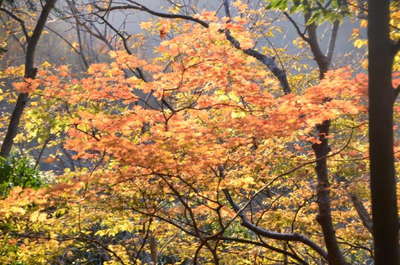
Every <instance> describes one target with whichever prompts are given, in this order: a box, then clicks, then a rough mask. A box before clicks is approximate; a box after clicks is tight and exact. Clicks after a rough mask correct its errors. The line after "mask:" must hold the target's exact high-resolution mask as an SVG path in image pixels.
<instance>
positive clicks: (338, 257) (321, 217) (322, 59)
mask: <svg viewBox="0 0 400 265" xmlns="http://www.w3.org/2000/svg"><path fill="white" fill-rule="evenodd" d="M308 18H309V14H306V16H305V19H306V21H307V20H308ZM338 27H339V25H338V24H337V22H335V24H334V26H333V30H332V36H331V41H330V45H329V48H328V55H325V54H324V53H323V52H322V51H321V48H320V46H319V42H318V34H317V26H316V25H315V24H311V25H308V26H307V31H308V37H309V45H310V48H311V52H312V53H313V55H314V60H315V61H316V62H317V64H318V68H319V78H320V79H323V78H324V76H325V74H326V72H327V71H328V69H329V65H330V64H331V60H332V56H333V50H334V45H335V42H336V36H337V30H338ZM325 100H326V101H329V100H330V99H329V98H327V99H325ZM330 124H331V122H330V120H325V121H323V122H322V123H321V124H318V125H317V126H316V129H317V132H318V139H319V141H320V142H319V143H318V144H317V143H316V144H313V145H312V149H313V151H314V155H315V158H316V160H317V162H316V165H315V172H316V174H317V183H318V186H317V204H318V216H317V221H318V223H319V224H320V226H321V229H322V233H323V236H324V241H325V245H326V249H327V250H328V263H329V265H346V264H347V263H346V260H345V258H344V256H343V254H342V252H341V250H340V248H339V244H338V242H337V238H336V232H335V228H334V226H333V219H332V210H331V197H330V183H329V177H328V174H329V173H328V164H327V163H328V159H327V155H328V153H329V152H330V147H329V142H328V138H327V136H328V134H329V128H330Z"/></svg>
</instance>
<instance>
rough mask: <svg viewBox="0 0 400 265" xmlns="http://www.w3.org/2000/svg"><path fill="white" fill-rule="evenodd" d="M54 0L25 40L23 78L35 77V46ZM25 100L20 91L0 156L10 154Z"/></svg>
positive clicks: (46, 7)
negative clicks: (26, 42)
mask: <svg viewBox="0 0 400 265" xmlns="http://www.w3.org/2000/svg"><path fill="white" fill-rule="evenodd" d="M56 1H57V0H48V1H47V2H46V4H45V5H44V7H43V9H42V12H41V14H40V16H39V19H38V22H37V23H36V26H35V29H34V30H33V33H32V36H30V37H29V39H28V40H27V41H28V46H27V49H26V55H25V74H24V77H25V78H31V79H34V78H36V72H37V71H36V68H35V67H34V60H35V51H36V46H37V44H38V42H39V39H40V36H41V35H42V31H43V28H44V26H45V25H46V21H47V18H48V17H49V14H50V11H51V10H52V9H53V7H54V5H55V3H56ZM27 101H28V94H27V93H21V94H19V95H18V99H17V103H16V104H15V107H14V110H13V112H12V114H11V118H10V123H9V124H8V128H7V133H6V137H5V138H4V141H3V144H2V145H1V150H0V156H2V157H8V156H9V154H10V151H11V147H12V146H13V143H14V138H15V136H16V135H17V132H18V126H19V123H20V120H21V117H22V113H23V112H24V109H25V105H26V103H27Z"/></svg>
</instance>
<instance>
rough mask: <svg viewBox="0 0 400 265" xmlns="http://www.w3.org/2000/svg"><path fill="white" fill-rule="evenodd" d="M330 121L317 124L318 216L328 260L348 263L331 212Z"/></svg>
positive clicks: (315, 148)
mask: <svg viewBox="0 0 400 265" xmlns="http://www.w3.org/2000/svg"><path fill="white" fill-rule="evenodd" d="M329 126H330V121H329V120H326V121H324V122H323V123H322V124H319V125H317V130H318V133H319V141H320V143H319V144H313V146H312V148H313V150H314V154H315V157H316V159H317V162H316V166H315V171H316V173H317V181H318V186H317V203H318V216H317V221H318V223H319V224H320V226H321V228H322V233H323V235H324V241H325V245H326V248H327V250H328V262H329V264H330V265H343V264H347V263H346V261H345V259H344V257H343V255H342V252H341V251H340V248H339V244H338V242H337V239H336V233H335V228H334V227H333V220H332V213H331V198H330V194H329V193H330V183H329V178H328V166H327V158H326V156H327V154H328V153H329V151H330V147H329V143H328V139H327V138H326V137H327V136H328V133H329Z"/></svg>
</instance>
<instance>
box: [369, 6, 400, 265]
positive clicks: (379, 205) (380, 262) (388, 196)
mask: <svg viewBox="0 0 400 265" xmlns="http://www.w3.org/2000/svg"><path fill="white" fill-rule="evenodd" d="M389 4H390V1H382V0H369V1H368V52H369V58H368V61H369V65H368V75H369V84H368V85H369V144H370V149H369V154H370V171H371V181H370V185H371V196H372V221H373V227H372V230H373V237H374V251H375V264H376V265H399V264H400V259H399V245H398V243H399V241H398V240H399V237H398V233H399V221H398V216H397V197H396V177H395V169H394V156H393V106H392V102H393V100H394V90H393V87H392V84H391V81H392V80H391V75H392V64H393V56H394V53H393V49H392V44H391V41H390V38H389Z"/></svg>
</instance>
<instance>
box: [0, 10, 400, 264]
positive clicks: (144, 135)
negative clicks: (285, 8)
mask: <svg viewBox="0 0 400 265" xmlns="http://www.w3.org/2000/svg"><path fill="white" fill-rule="evenodd" d="M236 8H238V9H239V10H240V8H245V7H243V6H241V5H240V3H237V4H236ZM196 18H197V19H201V20H202V21H207V23H208V26H207V27H204V26H202V25H200V24H196V23H189V22H187V21H185V20H163V19H161V20H157V21H155V22H154V23H147V24H143V25H142V27H143V28H145V30H147V31H149V32H153V33H154V34H156V35H157V34H159V37H160V38H161V43H160V45H159V46H158V47H156V48H155V50H154V54H155V55H156V56H154V58H152V59H146V58H143V57H141V56H140V54H133V53H130V52H127V51H126V50H123V49H120V50H115V51H111V52H109V53H108V56H109V60H108V61H107V62H102V63H95V64H91V65H90V66H89V67H88V69H87V70H86V71H84V72H79V73H77V72H76V71H72V70H71V66H68V65H62V66H55V65H52V64H48V65H47V64H46V65H42V66H41V67H39V71H38V73H37V77H36V78H35V79H31V78H25V79H24V78H21V77H20V70H18V69H17V68H9V69H8V70H7V71H5V72H4V73H3V74H4V75H5V76H7V78H13V79H14V82H13V83H12V87H13V89H14V90H15V91H16V92H17V93H29V94H30V95H31V97H32V98H33V100H32V103H31V104H32V105H31V106H30V107H29V108H28V109H27V111H26V116H25V118H24V120H23V124H22V127H23V128H25V132H24V133H21V134H20V135H19V136H18V137H19V141H32V140H33V139H37V138H40V139H42V140H40V141H39V143H40V144H43V143H44V142H45V141H46V140H43V139H47V138H46V137H48V138H49V139H50V140H49V143H50V146H51V145H53V146H56V145H62V146H63V148H65V149H66V150H68V151H69V152H70V153H71V154H72V158H71V159H73V160H75V161H79V163H80V165H82V166H81V167H80V168H74V169H72V170H71V169H66V170H64V172H62V173H60V174H57V177H54V178H52V179H51V180H50V181H48V182H47V184H46V185H41V187H40V188H22V187H20V186H16V187H15V188H12V189H10V190H9V192H8V195H7V196H4V197H3V198H2V200H1V201H0V229H1V230H0V231H1V233H0V245H1V247H0V263H1V264H24V265H25V264H26V265H28V264H108V265H111V264H155V263H151V262H157V261H158V262H159V263H157V264H229V265H233V264H328V263H327V260H328V254H327V252H326V249H325V244H326V242H325V240H324V236H323V233H322V231H321V228H320V223H319V219H318V207H319V205H318V202H317V198H316V193H317V191H318V190H319V188H320V187H319V185H321V183H319V182H318V181H317V178H316V173H315V169H314V167H315V163H316V162H317V160H318V159H320V158H316V157H315V156H314V150H313V147H315V146H316V145H319V144H321V134H320V133H319V131H318V129H317V128H318V127H316V126H318V125H319V124H322V123H324V122H325V121H328V120H329V121H330V132H329V134H327V135H323V136H324V137H326V138H327V139H329V141H330V150H329V153H328V154H327V155H326V157H325V158H327V159H328V168H329V180H330V185H329V186H328V187H327V188H326V189H328V191H329V192H330V199H331V202H330V203H331V211H332V217H333V224H334V228H335V232H336V236H337V239H338V243H339V246H340V248H341V251H342V252H343V255H344V257H345V259H346V260H347V261H348V262H350V264H366V263H365V262H367V261H369V260H371V259H372V238H371V234H370V232H371V230H370V229H371V227H369V226H368V225H369V224H368V223H367V221H368V218H369V217H368V216H367V217H368V218H367V219H366V218H364V217H365V216H363V215H362V214H363V212H360V211H362V210H363V209H364V210H365V209H369V207H370V206H369V186H368V185H369V184H368V174H367V172H368V149H367V148H368V145H367V144H368V140H367V139H366V133H367V87H368V84H367V82H368V80H367V76H366V75H365V74H364V73H363V71H357V70H354V69H352V68H350V67H341V68H336V69H333V70H329V71H328V72H326V73H325V74H324V77H323V79H321V80H319V79H318V77H317V76H318V75H317V74H315V72H313V73H310V74H309V76H305V75H303V74H302V73H299V74H293V75H288V82H289V84H290V87H291V89H292V90H291V93H285V91H283V90H282V86H281V84H280V83H279V81H278V80H277V79H276V77H275V76H274V75H273V74H271V71H269V70H268V69H267V68H266V67H265V65H264V64H262V63H261V62H260V61H259V60H257V59H256V58H254V57H251V56H249V55H248V54H246V53H245V52H244V50H246V49H250V48H252V47H253V46H254V41H253V39H254V37H255V36H254V34H255V33H253V32H249V31H248V30H247V29H246V27H245V24H246V23H247V21H246V20H245V19H244V18H241V17H234V18H232V19H227V18H219V17H217V16H216V14H215V13H213V12H205V13H202V14H201V15H198V16H197V17H196ZM226 32H229V34H230V36H233V37H234V38H235V40H236V41H237V42H239V43H240V48H238V47H235V45H232V42H231V41H229V39H228V38H227V35H226ZM169 34H170V35H172V36H173V37H168V35H169ZM135 69H140V70H141V71H143V72H145V73H146V78H143V77H141V76H138V75H134V74H132V73H133V71H134V70H135ZM18 71H19V72H18ZM398 83H399V81H398V80H397V75H394V85H397V84H398ZM143 95H144V96H143ZM10 97H11V96H10ZM395 108H398V107H395ZM396 115H397V114H396ZM50 135H51V137H50ZM17 141H18V139H17ZM397 151H398V146H397V145H396V146H395V152H396V153H395V154H396V158H397V157H398V152H397ZM45 159H47V160H45V162H46V163H48V164H51V163H53V162H54V161H55V159H56V155H53V156H52V155H50V156H48V157H47V158H45ZM367 215H368V212H367ZM252 225H253V227H252ZM257 229H259V230H257ZM260 229H261V230H262V231H261V230H260ZM99 261H101V262H103V263H95V262H99ZM73 262H75V263H73ZM280 262H281V263H280Z"/></svg>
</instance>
